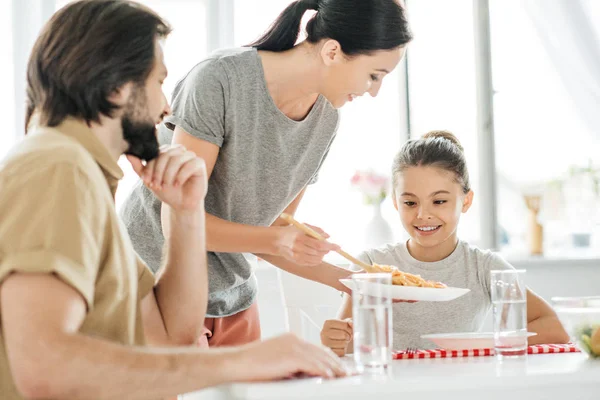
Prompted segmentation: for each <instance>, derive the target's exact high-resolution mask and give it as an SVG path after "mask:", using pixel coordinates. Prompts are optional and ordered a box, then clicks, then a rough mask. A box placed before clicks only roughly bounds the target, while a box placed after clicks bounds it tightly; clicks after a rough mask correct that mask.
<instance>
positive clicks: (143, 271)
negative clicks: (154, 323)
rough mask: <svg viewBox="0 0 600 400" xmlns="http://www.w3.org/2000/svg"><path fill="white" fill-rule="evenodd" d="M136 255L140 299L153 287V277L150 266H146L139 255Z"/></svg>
mask: <svg viewBox="0 0 600 400" xmlns="http://www.w3.org/2000/svg"><path fill="white" fill-rule="evenodd" d="M136 257H137V268H138V295H139V299H140V300H142V299H143V298H144V297H146V295H148V293H150V292H151V291H152V289H153V288H154V283H155V278H154V274H153V273H152V271H151V270H150V268H148V266H147V265H146V263H145V262H144V261H143V260H142V259H141V258H140V256H136Z"/></svg>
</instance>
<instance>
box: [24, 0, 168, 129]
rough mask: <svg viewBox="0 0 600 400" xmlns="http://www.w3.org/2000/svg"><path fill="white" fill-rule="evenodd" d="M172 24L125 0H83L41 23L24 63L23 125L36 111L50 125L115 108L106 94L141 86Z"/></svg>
mask: <svg viewBox="0 0 600 400" xmlns="http://www.w3.org/2000/svg"><path fill="white" fill-rule="evenodd" d="M170 31H171V28H170V26H169V25H168V23H167V22H165V21H164V20H163V19H162V18H161V17H160V16H158V15H157V14H156V13H154V12H153V11H152V10H150V9H149V8H147V7H145V6H143V5H141V4H138V3H135V2H132V1H124V0H83V1H77V2H73V3H70V4H69V5H67V6H65V7H63V8H62V9H61V10H59V11H58V12H57V13H56V14H54V16H53V17H52V18H51V19H50V21H49V22H48V23H47V24H46V25H45V26H44V28H43V29H42V32H41V33H40V36H39V37H38V39H37V41H36V42H35V45H34V47H33V50H32V52H31V56H30V58H29V63H28V65H27V111H26V120H25V128H26V130H27V125H28V124H29V120H30V118H31V115H32V114H33V112H34V111H36V110H37V111H39V112H40V113H41V116H42V117H43V120H42V121H40V122H42V123H44V124H45V125H48V126H57V125H59V124H60V123H61V122H62V121H63V120H64V119H65V118H66V117H68V116H72V117H76V118H82V119H84V120H86V121H87V122H88V123H89V122H91V121H94V122H99V118H100V114H104V115H107V116H109V117H112V116H113V112H114V111H115V110H116V109H118V108H119V107H118V106H117V105H116V104H114V103H112V102H110V101H109V96H110V95H111V94H112V93H113V92H114V91H115V90H116V89H118V88H120V87H121V86H123V85H124V84H126V83H128V82H134V83H136V84H143V83H144V81H145V80H146V78H147V77H148V75H149V74H150V72H151V71H152V68H153V66H154V61H155V44H156V40H158V39H161V38H164V37H166V36H167V35H168V34H169V33H170Z"/></svg>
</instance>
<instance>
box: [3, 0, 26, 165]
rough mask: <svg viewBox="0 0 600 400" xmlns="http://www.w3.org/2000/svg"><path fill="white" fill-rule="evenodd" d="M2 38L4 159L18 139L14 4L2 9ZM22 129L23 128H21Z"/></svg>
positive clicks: (4, 4)
mask: <svg viewBox="0 0 600 400" xmlns="http://www.w3.org/2000/svg"><path fill="white" fill-rule="evenodd" d="M0 10H1V12H0V36H1V37H3V38H4V39H3V40H2V41H0V53H2V54H4V55H5V56H4V58H3V61H2V63H1V64H0V75H1V76H3V77H5V79H4V84H3V85H2V86H3V87H4V90H3V91H2V96H0V107H1V108H2V110H3V111H4V115H5V116H8V117H7V118H4V121H3V123H2V125H3V126H2V134H1V135H0V158H2V157H4V155H5V154H6V152H7V151H8V150H9V149H10V148H11V146H12V145H13V144H14V142H15V140H16V139H17V130H16V129H17V127H16V126H15V120H16V118H14V117H13V116H14V115H15V101H14V100H15V96H14V94H15V87H14V76H15V71H14V63H13V32H12V30H13V23H12V22H13V19H12V13H13V9H12V2H6V3H3V4H2V6H1V7H0ZM19 128H21V127H19Z"/></svg>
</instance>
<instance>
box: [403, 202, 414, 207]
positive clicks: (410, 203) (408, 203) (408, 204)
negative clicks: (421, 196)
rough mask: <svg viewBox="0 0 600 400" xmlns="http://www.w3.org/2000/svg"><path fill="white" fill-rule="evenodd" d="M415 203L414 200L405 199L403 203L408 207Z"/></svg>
mask: <svg viewBox="0 0 600 400" xmlns="http://www.w3.org/2000/svg"><path fill="white" fill-rule="evenodd" d="M415 204H416V203H415V202H414V201H405V202H404V205H406V206H408V207H412V206H414V205H415Z"/></svg>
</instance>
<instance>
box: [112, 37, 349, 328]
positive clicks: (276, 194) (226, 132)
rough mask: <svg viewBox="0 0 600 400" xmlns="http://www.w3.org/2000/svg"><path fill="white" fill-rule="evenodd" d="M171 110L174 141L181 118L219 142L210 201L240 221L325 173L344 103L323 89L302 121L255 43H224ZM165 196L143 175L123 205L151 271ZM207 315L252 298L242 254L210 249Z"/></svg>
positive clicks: (169, 130) (265, 218)
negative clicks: (284, 108) (282, 97)
mask: <svg viewBox="0 0 600 400" xmlns="http://www.w3.org/2000/svg"><path fill="white" fill-rule="evenodd" d="M172 108H173V114H172V115H170V116H168V117H167V118H165V121H164V123H163V124H161V125H160V127H159V142H160V143H161V144H165V143H171V139H172V137H173V130H174V129H175V126H180V127H181V128H183V129H184V130H185V131H187V132H188V133H190V134H191V135H193V136H195V137H197V138H200V139H202V140H205V141H207V142H210V143H213V144H215V145H217V146H219V147H220V151H219V156H218V158H217V161H216V164H215V166H214V169H213V172H212V175H211V177H210V179H209V185H208V194H207V196H206V201H205V207H206V211H207V212H208V213H210V214H212V215H215V216H217V217H219V218H222V219H225V220H227V221H232V222H236V223H240V224H247V225H253V226H269V225H270V224H271V223H273V221H275V219H277V217H278V216H279V214H280V213H281V212H282V211H283V210H284V209H285V208H286V207H287V206H288V205H289V204H290V203H291V202H292V200H294V198H296V196H297V195H298V194H299V192H300V191H301V190H302V189H303V188H305V187H306V186H307V185H308V184H310V183H313V182H315V181H316V178H317V173H318V171H319V169H320V168H321V165H322V163H323V161H324V159H325V157H326V155H327V152H328V150H329V147H330V145H331V143H332V141H333V139H334V137H335V133H336V129H337V126H338V119H339V115H338V111H337V110H336V109H335V108H333V106H332V105H331V104H330V103H329V102H328V101H327V100H326V99H325V98H324V97H323V96H319V98H318V99H317V101H316V103H315V104H314V106H313V107H312V109H311V111H310V113H309V114H308V115H307V116H306V118H305V119H304V120H303V121H300V122H298V121H294V120H291V119H290V118H288V117H287V116H286V115H285V114H283V113H282V112H281V111H280V110H279V109H278V108H277V107H276V106H275V103H274V102H273V99H272V98H271V96H270V94H269V92H268V90H267V84H266V81H265V77H264V71H263V68H262V63H261V60H260V57H259V55H258V53H257V51H256V50H255V49H252V48H239V49H229V50H221V51H219V52H216V53H214V54H212V55H211V56H210V57H209V58H207V59H206V60H204V61H202V62H200V63H199V64H198V65H196V66H195V67H194V68H192V70H191V71H190V72H189V73H188V74H187V76H185V77H184V78H183V79H182V80H181V81H179V82H178V83H177V85H176V87H175V90H174V92H173V99H172ZM160 206H161V205H160V202H159V201H158V199H156V197H155V196H154V195H153V194H152V193H151V192H150V191H149V190H148V189H147V188H146V187H145V186H143V185H142V184H141V182H138V184H137V185H136V187H135V188H134V190H133V192H132V194H131V195H130V196H129V198H128V199H127V200H126V202H125V205H124V207H123V209H122V212H121V215H122V218H123V219H124V221H125V224H126V226H127V229H128V231H129V234H130V236H131V239H132V241H133V244H134V247H135V249H136V251H137V252H138V253H139V254H140V256H141V257H142V258H143V259H144V261H145V262H146V263H147V264H148V265H149V266H150V268H151V269H152V270H153V271H156V270H158V268H159V267H160V263H161V257H162V247H163V243H164V238H163V235H162V229H161V222H160ZM208 264H209V277H208V278H209V299H208V311H207V315H208V316H210V317H222V316H227V315H232V314H235V313H237V312H240V311H242V310H245V309H246V308H248V307H250V305H251V304H252V303H253V302H254V300H255V298H256V292H257V284H256V281H255V278H254V276H253V273H252V268H251V266H250V264H249V263H248V261H247V260H246V258H245V257H244V255H243V254H240V253H215V252H209V253H208Z"/></svg>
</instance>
